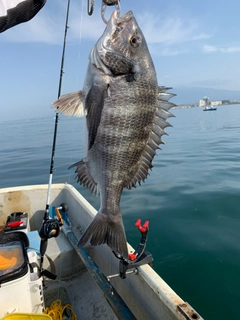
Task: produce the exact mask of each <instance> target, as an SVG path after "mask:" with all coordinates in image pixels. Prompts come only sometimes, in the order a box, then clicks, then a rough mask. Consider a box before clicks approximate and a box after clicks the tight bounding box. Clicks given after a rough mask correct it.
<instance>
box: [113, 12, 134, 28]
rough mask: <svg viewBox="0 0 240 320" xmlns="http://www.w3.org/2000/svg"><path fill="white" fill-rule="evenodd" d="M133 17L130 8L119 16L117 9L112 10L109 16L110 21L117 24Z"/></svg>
mask: <svg viewBox="0 0 240 320" xmlns="http://www.w3.org/2000/svg"><path fill="white" fill-rule="evenodd" d="M132 17H133V12H132V11H131V10H130V11H128V12H126V13H125V14H124V15H123V16H121V17H120V15H119V12H118V10H114V11H113V13H112V16H111V20H112V23H113V24H115V25H117V24H119V23H124V22H128V21H129V20H130V19H132Z"/></svg>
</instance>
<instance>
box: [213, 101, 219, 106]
mask: <svg viewBox="0 0 240 320" xmlns="http://www.w3.org/2000/svg"><path fill="white" fill-rule="evenodd" d="M221 104H222V101H212V102H211V106H220V105H221Z"/></svg>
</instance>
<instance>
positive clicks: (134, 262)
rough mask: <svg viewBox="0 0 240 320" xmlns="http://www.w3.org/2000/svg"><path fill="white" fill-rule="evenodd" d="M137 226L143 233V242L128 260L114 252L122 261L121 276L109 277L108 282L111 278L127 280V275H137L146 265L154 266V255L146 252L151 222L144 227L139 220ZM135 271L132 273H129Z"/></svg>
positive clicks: (120, 266)
mask: <svg viewBox="0 0 240 320" xmlns="http://www.w3.org/2000/svg"><path fill="white" fill-rule="evenodd" d="M135 226H136V227H137V228H138V230H139V231H140V232H141V240H140V242H139V244H138V246H137V248H136V250H135V251H134V253H129V254H128V260H126V259H123V258H122V257H119V256H118V255H117V254H116V253H115V252H114V251H113V254H114V255H115V256H116V257H117V258H118V259H120V261H119V274H115V275H110V276H108V277H107V278H108V280H109V281H110V279H111V278H115V277H118V276H120V278H121V279H125V278H126V275H127V274H130V273H135V274H137V273H138V271H137V267H140V266H142V265H144V264H149V265H152V263H153V257H152V254H151V253H149V252H147V251H145V248H146V244H147V234H148V230H149V221H146V222H145V223H144V224H143V226H142V225H141V220H140V219H138V220H137V222H136V223H135ZM130 269H133V270H132V271H128V270H130Z"/></svg>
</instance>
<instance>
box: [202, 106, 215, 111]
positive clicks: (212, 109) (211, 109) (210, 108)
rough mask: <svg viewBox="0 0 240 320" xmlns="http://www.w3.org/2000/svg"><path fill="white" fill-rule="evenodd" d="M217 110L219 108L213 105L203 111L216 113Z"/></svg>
mask: <svg viewBox="0 0 240 320" xmlns="http://www.w3.org/2000/svg"><path fill="white" fill-rule="evenodd" d="M215 110H217V108H216V107H213V106H211V105H208V106H206V107H205V108H204V109H203V111H215Z"/></svg>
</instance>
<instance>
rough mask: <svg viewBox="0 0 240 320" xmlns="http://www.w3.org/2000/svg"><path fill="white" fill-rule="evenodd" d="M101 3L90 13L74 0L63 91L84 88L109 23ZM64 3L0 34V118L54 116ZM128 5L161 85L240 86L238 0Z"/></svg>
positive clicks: (124, 0)
mask: <svg viewBox="0 0 240 320" xmlns="http://www.w3.org/2000/svg"><path fill="white" fill-rule="evenodd" d="M100 4H101V1H100V0H96V1H95V11H94V14H93V15H92V16H91V17H89V16H88V15H87V9H86V5H87V0H84V1H81V0H71V6H70V16H69V27H70V28H69V29H68V37H67V48H66V54H65V67H64V71H65V73H64V77H63V86H62V94H64V93H67V92H71V91H75V90H79V89H81V88H82V85H83V81H84V77H85V73H86V68H87V64H88V54H89V51H90V49H91V48H92V46H93V45H94V44H95V43H96V41H97V39H98V38H99V37H100V35H101V34H102V32H103V30H104V28H105V24H104V23H103V21H102V20H101V15H100ZM66 7H67V0H47V3H46V5H45V7H44V8H43V9H42V10H41V11H40V12H39V13H38V15H37V16H36V17H35V18H34V19H32V20H31V21H29V22H27V23H23V24H21V25H18V26H16V27H14V28H12V29H9V30H7V31H6V32H4V33H1V34H0V48H1V62H0V68H1V69H0V70H1V76H0V103H1V117H0V122H1V121H8V120H11V119H13V120H15V119H26V118H34V117H40V116H51V115H53V116H54V110H53V109H51V108H50V107H51V103H52V102H53V101H55V100H56V98H57V92H58V82H59V72H60V63H61V54H62V42H63V33H64V24H65V15H66ZM112 10H113V8H108V12H107V16H109V14H110V12H111V11H112ZM128 10H132V11H133V12H134V15H135V17H136V19H137V21H138V23H139V25H140V27H141V29H142V30H143V33H144V35H145V37H146V40H147V43H148V46H149V49H150V52H151V55H152V58H153V61H154V64H155V68H156V71H157V76H158V82H159V85H166V86H171V87H173V92H174V87H175V88H177V87H211V88H215V89H228V90H238V91H240V36H239V30H240V19H239V12H240V2H239V1H237V0H235V1H233V0H229V1H227V2H226V1H223V0H218V1H209V0H194V1H189V0H182V1H179V0H178V1H177V0H176V1H174V0H168V1H161V0H121V13H122V14H123V13H125V12H127V11H128ZM176 91H177V90H175V92H176ZM176 93H177V92H176ZM199 98H201V97H199ZM181 102H183V101H181Z"/></svg>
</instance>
